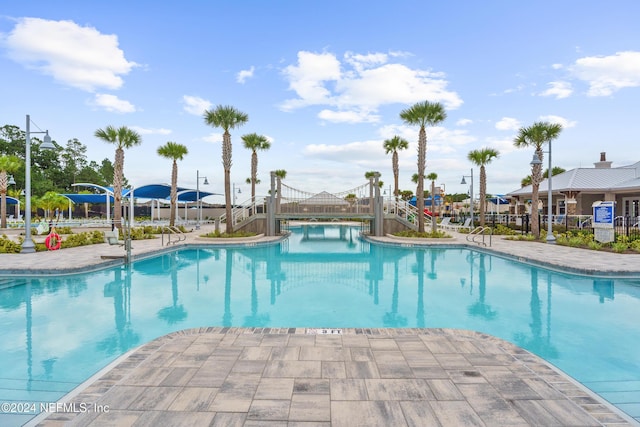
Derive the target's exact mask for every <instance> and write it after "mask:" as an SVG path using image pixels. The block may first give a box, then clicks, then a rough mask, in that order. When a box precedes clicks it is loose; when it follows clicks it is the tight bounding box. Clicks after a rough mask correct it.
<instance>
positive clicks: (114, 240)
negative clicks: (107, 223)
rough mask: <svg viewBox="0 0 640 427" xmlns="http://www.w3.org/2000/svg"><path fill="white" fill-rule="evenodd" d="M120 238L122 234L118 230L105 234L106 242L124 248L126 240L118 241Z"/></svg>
mask: <svg viewBox="0 0 640 427" xmlns="http://www.w3.org/2000/svg"><path fill="white" fill-rule="evenodd" d="M119 237H120V233H119V232H118V230H117V229H116V230H112V231H105V232H104V241H105V243H108V244H110V245H118V246H124V240H118V238H119Z"/></svg>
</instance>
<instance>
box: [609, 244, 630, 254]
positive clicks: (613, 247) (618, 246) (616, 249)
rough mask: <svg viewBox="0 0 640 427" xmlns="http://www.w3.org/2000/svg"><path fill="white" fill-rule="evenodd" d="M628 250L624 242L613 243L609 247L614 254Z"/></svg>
mask: <svg viewBox="0 0 640 427" xmlns="http://www.w3.org/2000/svg"><path fill="white" fill-rule="evenodd" d="M627 249H629V245H628V244H627V243H626V242H615V243H613V244H612V245H611V250H613V252H615V253H622V252H624V251H626V250H627Z"/></svg>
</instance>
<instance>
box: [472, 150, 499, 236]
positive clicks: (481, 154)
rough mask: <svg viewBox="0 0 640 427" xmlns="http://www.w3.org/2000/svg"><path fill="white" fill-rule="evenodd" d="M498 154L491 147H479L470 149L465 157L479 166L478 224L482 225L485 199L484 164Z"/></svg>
mask: <svg viewBox="0 0 640 427" xmlns="http://www.w3.org/2000/svg"><path fill="white" fill-rule="evenodd" d="M498 156H500V153H499V152H498V151H497V150H494V149H493V148H481V149H480V150H473V151H470V152H469V154H468V155H467V158H468V159H469V161H470V162H471V163H473V164H474V165H476V166H480V226H481V227H484V212H485V208H486V199H487V171H486V170H485V166H486V165H488V164H489V163H491V161H492V160H493V159H495V158H497V157H498Z"/></svg>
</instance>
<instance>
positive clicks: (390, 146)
mask: <svg viewBox="0 0 640 427" xmlns="http://www.w3.org/2000/svg"><path fill="white" fill-rule="evenodd" d="M383 146H384V152H385V154H389V153H393V154H392V155H391V164H392V166H393V183H394V190H393V196H394V197H395V199H396V201H397V200H398V191H399V190H398V176H399V175H400V166H399V165H398V150H406V149H407V148H409V142H408V141H407V140H406V139H404V138H402V137H399V136H398V135H395V136H394V137H393V138H391V139H385V140H384V144H383Z"/></svg>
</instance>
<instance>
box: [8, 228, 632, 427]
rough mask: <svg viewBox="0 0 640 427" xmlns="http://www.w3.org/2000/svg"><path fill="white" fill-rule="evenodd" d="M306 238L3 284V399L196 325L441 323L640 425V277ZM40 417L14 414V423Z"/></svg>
mask: <svg viewBox="0 0 640 427" xmlns="http://www.w3.org/2000/svg"><path fill="white" fill-rule="evenodd" d="M292 232H293V234H292V235H291V236H290V237H289V238H288V239H286V240H285V241H283V242H281V243H278V244H274V245H269V246H255V247H236V248H227V249H220V248H199V249H185V250H178V251H175V252H172V253H168V254H165V255H161V256H158V257H154V258H149V259H145V260H141V261H137V262H135V263H133V264H132V265H131V266H129V267H115V268H109V269H105V270H101V271H97V272H91V273H86V274H79V275H68V276H58V277H52V278H49V277H21V278H6V279H2V280H0V286H3V287H2V288H1V289H0V361H1V362H2V363H0V401H4V402H7V401H13V402H54V401H56V400H58V399H59V398H60V397H62V396H63V395H64V394H65V393H67V392H68V391H70V390H71V389H73V388H74V387H75V386H77V385H78V384H80V383H81V382H83V381H84V380H86V379H87V378H88V377H90V376H91V375H92V374H94V373H96V372H97V371H98V370H100V369H101V368H102V367H104V366H105V365H107V364H108V363H109V362H110V361H112V360H114V359H115V358H116V357H118V356H119V355H121V354H123V353H124V352H126V351H128V350H130V349H132V348H135V347H137V346H139V345H141V344H144V343H146V342H148V341H150V340H153V339H154V338H157V337H159V336H162V335H165V334H167V333H170V332H173V331H177V330H181V329H186V328H194V327H200V326H246V327H336V328H339V327H394V328H404V327H428V328H461V329H471V330H476V331H481V332H484V333H487V334H491V335H494V336H497V337H500V338H503V339H505V340H508V341H510V342H513V343H515V344H517V345H519V346H522V347H524V348H526V349H528V350H530V351H532V352H533V353H535V354H537V355H539V356H541V357H543V358H544V359H546V360H548V361H549V362H551V363H553V364H554V365H556V366H557V367H559V368H560V369H562V370H564V371H565V372H567V373H568V374H569V375H571V376H573V377H574V378H576V379H577V380H578V381H580V382H582V383H583V384H585V385H586V386H587V387H589V388H591V389H592V390H594V391H596V392H597V393H599V394H600V395H601V396H603V397H604V398H606V399H608V400H609V401H610V402H612V403H614V404H615V405H617V406H618V407H619V408H621V409H622V410H624V411H626V412H627V413H629V414H630V415H632V416H634V417H636V418H637V419H640V403H639V402H640V322H638V313H640V279H617V278H615V279H614V278H594V277H587V276H578V275H572V274H564V273H560V272H555V271H550V270H545V269H541V268H537V267H533V266H530V265H526V264H522V263H518V262H515V261H511V260H508V259H505V258H502V257H499V256H494V255H490V254H487V253H482V252H477V251H471V250H468V249H437V248H434V249H431V248H427V249H419V248H404V247H391V246H381V245H374V244H369V243H366V242H363V241H361V240H359V239H358V237H357V236H358V234H359V228H357V227H355V228H353V227H347V226H332V227H329V226H327V227H323V226H309V227H302V228H295V229H292ZM32 415H33V414H31V415H29V416H27V415H25V416H21V417H19V416H12V417H8V416H6V415H3V414H0V425H20V424H21V423H23V422H25V421H26V420H28V418H29V417H30V416H32Z"/></svg>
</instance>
